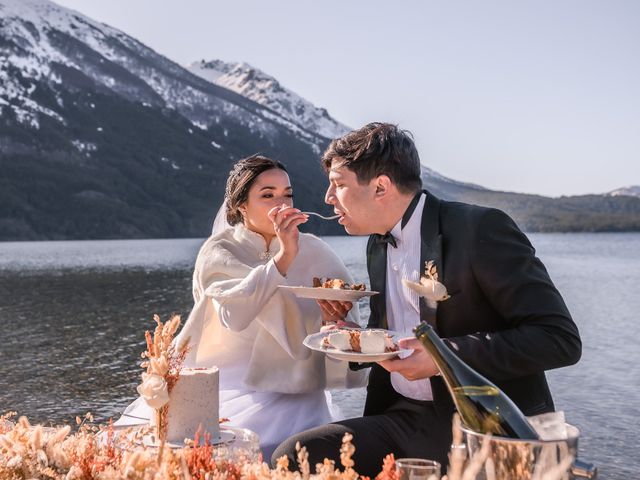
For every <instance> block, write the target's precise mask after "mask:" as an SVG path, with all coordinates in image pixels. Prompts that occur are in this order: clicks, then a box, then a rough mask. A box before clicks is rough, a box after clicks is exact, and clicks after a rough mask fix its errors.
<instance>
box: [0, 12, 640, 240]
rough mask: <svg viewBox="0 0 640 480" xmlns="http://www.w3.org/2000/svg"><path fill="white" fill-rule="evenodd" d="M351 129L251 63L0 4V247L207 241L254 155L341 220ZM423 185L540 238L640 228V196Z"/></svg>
mask: <svg viewBox="0 0 640 480" xmlns="http://www.w3.org/2000/svg"><path fill="white" fill-rule="evenodd" d="M201 66H202V65H201ZM204 72H206V73H207V75H209V76H208V77H207V78H206V79H205V78H202V76H201V75H204ZM212 81H213V82H212ZM381 120H384V119H381ZM345 130H347V127H345V126H344V125H342V124H340V123H339V122H337V121H335V120H333V119H332V118H331V117H330V116H329V115H328V114H327V113H326V112H325V111H324V110H322V109H318V108H316V107H314V106H313V105H312V104H310V103H309V102H307V101H306V100H304V99H302V98H300V97H299V96H297V95H295V94H294V93H292V92H290V91H288V90H286V89H285V88H284V87H283V86H282V85H280V84H279V83H278V82H277V81H276V80H275V79H273V78H271V77H268V75H266V74H264V73H262V72H259V71H257V70H255V69H252V68H251V67H249V66H248V65H246V64H223V63H221V62H218V63H215V62H214V63H211V66H210V67H207V68H204V66H203V68H202V69H201V71H200V72H199V74H198V75H196V74H194V73H192V72H191V71H189V70H187V69H186V68H183V67H182V66H180V65H178V64H177V63H175V62H173V61H171V60H169V59H167V58H166V57H164V56H162V55H160V54H159V53H157V52H155V51H153V50H152V49H150V48H149V47H147V46H145V45H143V44H142V43H141V42H139V41H138V40H136V39H134V38H132V37H130V36H128V35H127V34H126V33H124V32H122V31H120V30H117V29H115V28H112V27H109V26H107V25H104V24H102V23H99V22H96V21H94V20H91V19H90V18H88V17H86V16H84V15H82V14H80V13H78V12H75V11H73V10H69V9H67V8H63V7H61V6H58V5H57V4H55V3H53V2H51V1H49V0H0V241H2V240H43V239H70V238H141V237H145V238H161V237H203V236H205V235H207V234H208V233H209V232H210V231H211V230H210V229H211V223H212V219H213V217H214V215H215V213H216V211H217V209H218V206H219V205H220V203H221V201H222V198H223V194H224V185H225V182H226V178H227V175H228V172H229V169H230V168H231V166H232V165H233V164H234V163H235V162H236V161H237V160H238V159H239V158H242V157H245V156H247V155H250V154H254V153H256V152H259V153H262V154H264V155H269V156H272V157H274V158H277V159H279V160H281V161H283V162H284V163H285V164H286V165H287V168H288V171H289V174H290V177H291V180H292V185H293V187H294V189H295V191H296V192H298V195H297V200H296V205H297V206H299V207H300V208H302V209H303V210H312V211H317V212H324V213H330V208H329V207H328V206H327V205H325V204H324V201H323V197H324V193H325V188H326V183H325V182H322V181H319V179H320V178H322V175H323V174H322V172H321V168H320V165H319V161H318V160H319V155H320V153H321V152H322V151H323V149H324V148H325V147H326V146H327V144H328V142H329V139H330V138H332V137H336V136H338V135H341V134H342V133H344V132H345ZM423 180H424V183H425V186H426V187H427V188H428V189H429V190H431V191H432V192H434V193H435V194H436V195H439V196H441V197H443V198H446V199H451V200H463V201H468V202H472V203H479V204H483V205H492V206H498V207H500V208H503V209H505V210H507V211H508V212H509V213H511V214H512V215H513V216H514V218H516V220H517V221H518V222H519V223H520V224H521V225H522V226H523V227H524V228H529V229H532V230H543V231H546V230H562V229H563V228H564V229H570V230H580V229H589V230H606V229H617V230H624V229H627V230H629V229H635V230H640V199H639V198H633V197H629V196H625V195H620V196H605V195H602V196H590V197H588V198H581V197H568V198H566V199H562V200H556V199H547V198H544V197H537V196H531V195H528V196H525V195H519V194H516V193H511V194H505V193H504V192H492V191H490V190H487V189H484V188H482V187H480V186H477V185H473V184H467V183H463V182H458V181H455V180H451V179H448V178H446V177H443V176H442V175H439V174H438V173H436V172H434V171H432V170H430V169H428V168H426V167H425V168H424V169H423ZM602 199H606V202H605V203H603V200H602ZM561 202H562V204H560V203H561ZM602 205H604V207H603V206H602ZM620 212H622V213H620ZM306 227H307V228H309V231H313V232H314V233H316V234H338V233H344V231H343V229H342V228H341V227H340V226H339V225H337V224H335V223H334V222H323V221H321V220H317V221H316V220H310V222H309V223H308V224H307V225H306Z"/></svg>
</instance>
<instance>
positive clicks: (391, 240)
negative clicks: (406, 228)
mask: <svg viewBox="0 0 640 480" xmlns="http://www.w3.org/2000/svg"><path fill="white" fill-rule="evenodd" d="M376 242H378V243H387V244H389V245H391V246H392V247H393V248H398V244H397V243H396V239H395V237H394V236H393V235H391V232H387V233H385V234H384V235H380V234H377V236H376Z"/></svg>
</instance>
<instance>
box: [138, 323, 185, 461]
mask: <svg viewBox="0 0 640 480" xmlns="http://www.w3.org/2000/svg"><path fill="white" fill-rule="evenodd" d="M153 319H154V321H155V322H156V328H155V330H154V332H153V336H152V335H151V332H150V331H148V330H147V331H146V332H145V338H146V340H147V349H146V350H145V351H144V352H142V355H141V356H142V358H144V359H146V360H145V361H144V362H142V364H141V365H140V366H141V367H142V368H145V369H146V371H145V372H144V373H143V374H142V383H141V384H140V385H138V388H137V390H138V393H139V394H140V395H141V396H142V397H143V398H144V399H145V401H146V402H147V404H148V405H149V406H150V407H151V408H153V409H154V410H155V412H156V418H155V425H156V436H157V438H158V439H159V440H160V442H161V444H164V442H165V440H166V434H167V415H168V412H169V405H168V403H169V395H170V394H171V390H173V387H174V386H175V385H176V383H177V382H178V379H179V378H180V370H181V369H182V365H183V363H184V359H185V357H186V355H187V350H188V349H187V345H188V339H187V340H185V341H184V342H182V344H181V345H178V346H177V347H176V346H175V345H174V342H173V337H174V336H175V334H176V332H177V331H178V328H179V327H180V316H179V315H174V316H172V317H171V318H170V319H169V320H167V322H165V323H162V321H161V320H160V317H159V316H158V315H154V316H153ZM161 450H162V449H161Z"/></svg>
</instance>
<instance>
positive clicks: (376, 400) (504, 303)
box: [272, 123, 581, 478]
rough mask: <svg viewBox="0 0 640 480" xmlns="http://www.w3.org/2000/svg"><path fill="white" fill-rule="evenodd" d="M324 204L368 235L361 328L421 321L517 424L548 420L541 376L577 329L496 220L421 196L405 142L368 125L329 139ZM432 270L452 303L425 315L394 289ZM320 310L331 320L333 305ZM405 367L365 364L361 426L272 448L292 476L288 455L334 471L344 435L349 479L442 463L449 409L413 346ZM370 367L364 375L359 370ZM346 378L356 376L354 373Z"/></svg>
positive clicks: (392, 131) (339, 425) (563, 355)
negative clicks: (350, 454)
mask: <svg viewBox="0 0 640 480" xmlns="http://www.w3.org/2000/svg"><path fill="white" fill-rule="evenodd" d="M322 164H323V167H324V169H325V170H326V171H327V172H328V174H329V188H328V190H327V194H326V198H325V201H326V202H327V203H329V204H331V205H333V207H334V210H335V212H336V213H338V214H340V219H339V223H340V224H341V225H343V226H344V228H345V230H346V231H347V232H348V233H349V234H350V235H370V237H369V242H368V244H367V269H368V272H369V278H370V283H371V289H372V290H376V291H378V292H380V293H379V294H378V295H375V296H373V297H371V303H370V305H371V317H370V320H369V325H368V326H369V327H377V328H388V329H390V330H395V331H401V332H406V333H407V334H408V335H407V336H410V332H411V330H412V328H413V327H415V326H417V325H418V324H419V322H420V321H421V320H424V321H427V322H429V323H430V324H431V325H433V326H434V328H435V329H436V330H437V332H438V334H439V335H440V336H441V337H442V338H443V339H444V340H445V342H446V343H447V345H448V346H449V347H450V348H451V349H452V350H453V351H454V352H455V353H456V354H457V355H458V356H459V357H460V358H461V359H462V360H464V361H465V362H466V363H467V364H469V365H470V366H471V367H472V368H474V369H476V370H477V371H479V372H480V373H481V374H483V375H485V376H486V377H488V378H489V379H490V380H492V381H493V382H494V383H495V384H497V385H498V387H500V388H501V389H502V390H503V391H504V392H505V393H506V394H507V395H508V396H509V397H511V399H512V400H513V401H514V402H515V403H516V404H517V405H518V406H519V407H520V409H521V410H522V411H523V412H524V413H525V414H526V415H535V414H539V413H543V412H549V411H552V410H553V409H554V405H553V400H552V398H551V393H550V391H549V387H548V385H547V381H546V378H545V374H544V372H545V370H549V369H552V368H558V367H563V366H566V365H571V364H574V363H576V362H577V361H578V360H579V358H580V354H581V342H580V337H579V334H578V329H577V327H576V325H575V324H574V322H573V320H572V319H571V316H570V314H569V311H568V310H567V307H566V305H565V303H564V301H563V300H562V297H561V296H560V294H559V293H558V291H557V290H556V288H555V286H554V285H553V283H552V281H551V279H550V278H549V275H548V274H547V271H546V269H545V267H544V265H543V264H542V262H541V261H540V260H539V259H538V258H537V257H536V256H535V250H534V249H533V247H532V246H531V244H530V242H529V240H528V239H527V237H526V236H525V235H524V234H523V233H522V232H521V231H520V230H519V229H518V227H517V226H516V224H515V223H514V222H513V221H512V220H511V219H510V218H509V217H508V216H507V215H506V214H504V213H503V212H501V211H499V210H495V209H490V208H484V207H479V206H475V205H468V204H463V203H456V202H448V201H444V200H440V199H438V198H437V197H435V196H434V195H432V194H431V193H429V192H427V191H425V190H421V188H422V182H421V179H420V159H419V157H418V152H417V151H416V148H415V145H414V143H413V140H412V137H411V136H410V134H409V133H408V132H406V131H402V130H399V129H398V128H397V127H396V126H394V125H390V124H384V123H371V124H369V125H366V126H364V127H363V128H361V129H360V130H356V131H353V132H350V133H348V134H347V135H345V136H344V137H342V138H339V139H336V140H334V141H333V142H332V143H331V144H330V145H329V147H328V148H327V151H326V152H325V153H324V156H323V158H322ZM427 261H433V262H434V263H435V265H436V268H437V272H438V276H439V280H440V281H441V282H442V283H443V284H444V285H445V286H446V288H447V290H448V293H449V294H450V295H451V297H450V298H449V299H448V300H446V301H443V302H441V303H439V304H438V307H437V309H433V308H430V307H429V306H428V305H427V304H426V303H425V302H424V300H423V299H419V298H418V297H417V296H416V295H415V294H414V293H412V292H411V291H410V290H408V289H407V288H406V287H405V286H403V284H402V279H410V280H414V281H417V280H418V278H419V276H420V273H423V272H424V267H425V262H427ZM323 308H325V309H329V310H330V309H335V310H337V311H340V310H341V309H343V308H344V306H343V305H341V304H340V303H339V302H325V303H324V305H323ZM400 346H401V347H405V348H407V347H408V348H413V349H415V350H414V353H413V354H412V355H410V356H409V357H407V358H405V359H397V360H389V361H384V362H380V363H378V364H373V366H372V369H371V373H370V376H369V385H368V387H367V398H366V403H365V407H364V416H363V417H360V418H353V419H349V420H344V421H340V422H336V423H333V424H330V425H325V426H321V427H318V428H314V429H312V430H307V431H305V432H302V433H301V434H298V435H296V436H294V437H291V438H290V439H288V440H287V441H285V442H284V443H283V444H281V445H280V446H279V447H278V449H277V450H276V451H275V453H274V455H273V457H272V458H273V459H274V460H275V459H277V458H278V457H280V456H282V455H288V457H289V459H290V465H292V467H295V466H296V463H295V459H296V455H295V444H296V442H298V441H299V442H300V444H301V445H303V446H306V447H307V450H308V452H309V461H310V464H311V465H314V464H315V463H317V462H321V461H322V459H323V458H324V457H328V458H331V459H334V460H335V461H336V465H339V463H340V462H339V461H340V457H339V448H340V444H341V440H342V437H343V435H344V433H346V432H349V433H352V434H353V436H354V439H353V443H354V445H355V447H356V452H355V455H354V460H355V462H356V466H355V468H356V469H357V471H358V472H359V473H360V474H362V475H368V476H370V477H371V478H373V477H374V476H375V475H376V473H378V472H379V471H380V470H381V466H382V460H383V458H384V457H385V456H386V455H387V454H388V453H394V454H395V456H396V458H399V457H418V458H430V459H434V460H438V461H439V462H440V463H441V464H442V465H443V468H444V467H445V466H446V464H447V463H448V461H447V452H448V451H449V448H450V445H451V418H452V415H453V413H454V405H453V402H452V400H451V397H450V396H449V393H448V391H447V389H446V386H445V384H444V382H443V380H442V378H441V377H439V376H438V375H437V373H438V370H437V368H436V367H435V365H434V363H433V361H432V359H431V357H430V356H429V354H428V353H427V352H426V350H424V348H422V345H421V344H420V343H419V342H418V341H417V340H416V339H412V338H408V339H406V340H401V345H400ZM364 366H369V365H364ZM354 368H357V367H355V366H354Z"/></svg>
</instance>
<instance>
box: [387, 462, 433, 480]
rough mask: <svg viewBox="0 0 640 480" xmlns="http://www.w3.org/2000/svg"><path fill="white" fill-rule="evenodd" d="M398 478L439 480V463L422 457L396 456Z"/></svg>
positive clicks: (401, 479)
mask: <svg viewBox="0 0 640 480" xmlns="http://www.w3.org/2000/svg"><path fill="white" fill-rule="evenodd" d="M396 472H397V473H398V480H440V464H439V463H438V462H436V461H435V460H426V459H424V458H398V459H397V460H396Z"/></svg>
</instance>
